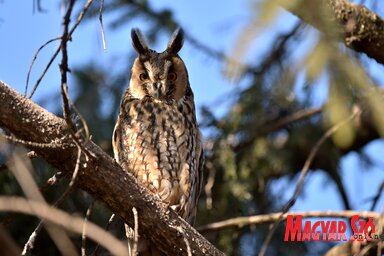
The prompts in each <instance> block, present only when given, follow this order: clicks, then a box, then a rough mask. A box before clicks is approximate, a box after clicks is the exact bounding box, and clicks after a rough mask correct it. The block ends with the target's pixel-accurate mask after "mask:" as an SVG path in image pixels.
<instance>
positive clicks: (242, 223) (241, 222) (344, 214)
mask: <svg viewBox="0 0 384 256" xmlns="http://www.w3.org/2000/svg"><path fill="white" fill-rule="evenodd" d="M288 215H293V216H298V215H301V216H303V218H345V219H349V218H352V216H354V215H359V216H360V217H361V218H363V219H365V218H372V219H374V220H379V219H380V218H382V216H381V215H380V214H379V213H377V212H372V211H309V212H287V213H281V212H276V213H269V214H262V215H254V216H246V217H237V218H232V219H228V220H223V221H219V222H214V223H210V224H207V225H204V226H202V227H199V228H197V230H198V231H200V232H202V233H206V232H210V231H219V230H222V229H226V228H243V227H246V226H251V225H259V224H265V223H273V222H275V221H277V220H279V218H280V217H281V220H286V219H287V216H288Z"/></svg>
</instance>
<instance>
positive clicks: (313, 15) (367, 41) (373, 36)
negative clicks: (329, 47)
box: [280, 0, 384, 64]
mask: <svg viewBox="0 0 384 256" xmlns="http://www.w3.org/2000/svg"><path fill="white" fill-rule="evenodd" d="M293 2H294V3H295V4H292V3H293ZM293 2H292V1H280V3H281V5H282V6H283V7H284V8H285V9H287V10H288V11H290V12H292V13H293V14H294V15H296V16H298V17H299V18H300V19H302V20H303V21H304V22H306V23H308V24H311V25H312V26H314V27H316V28H317V29H319V30H320V31H322V32H325V33H326V34H327V35H328V36H329V35H330V36H331V37H334V36H338V39H339V40H342V41H343V42H344V43H345V45H346V46H347V47H349V48H351V49H353V50H355V51H357V52H362V53H365V54H366V55H367V56H368V57H370V58H372V59H375V60H376V61H377V62H379V63H381V64H384V21H383V19H382V18H381V17H379V16H378V15H377V14H375V13H374V12H372V11H370V10H368V9H367V8H366V7H364V6H361V5H357V4H354V3H350V2H348V1H345V0H299V1H293ZM335 23H337V24H339V26H336V24H335Z"/></svg>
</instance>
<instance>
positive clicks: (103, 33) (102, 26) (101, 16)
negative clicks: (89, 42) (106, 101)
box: [99, 0, 107, 51]
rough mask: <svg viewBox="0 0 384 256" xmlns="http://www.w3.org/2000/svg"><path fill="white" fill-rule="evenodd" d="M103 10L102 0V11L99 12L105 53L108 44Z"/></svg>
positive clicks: (102, 0) (102, 2)
mask: <svg viewBox="0 0 384 256" xmlns="http://www.w3.org/2000/svg"><path fill="white" fill-rule="evenodd" d="M103 8H104V0H101V3H100V10H99V21H100V27H101V38H102V40H103V49H104V51H106V50H107V42H106V40H105V32H104V24H103Z"/></svg>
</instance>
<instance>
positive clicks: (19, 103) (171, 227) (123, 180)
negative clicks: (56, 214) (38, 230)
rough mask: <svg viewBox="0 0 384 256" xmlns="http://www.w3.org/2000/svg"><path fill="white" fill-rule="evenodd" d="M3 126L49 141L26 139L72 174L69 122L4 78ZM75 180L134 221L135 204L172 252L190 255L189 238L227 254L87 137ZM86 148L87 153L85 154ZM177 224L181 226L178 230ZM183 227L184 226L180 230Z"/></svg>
mask: <svg viewBox="0 0 384 256" xmlns="http://www.w3.org/2000/svg"><path fill="white" fill-rule="evenodd" d="M0 102H1V107H0V127H2V128H6V129H7V130H8V131H10V132H11V133H12V134H13V135H14V136H15V137H17V138H18V139H21V140H25V141H30V142H34V143H52V145H51V146H46V145H40V146H38V147H36V146H35V145H32V144H30V145H28V147H29V148H31V149H33V150H34V151H35V152H36V153H37V154H39V155H40V156H42V157H43V158H44V159H45V160H46V161H47V162H48V163H50V164H51V165H53V166H54V167H56V168H57V169H58V170H60V171H62V172H64V173H67V174H71V173H72V172H73V171H74V169H75V163H76V159H77V153H78V147H76V146H75V145H74V143H73V139H72V137H71V133H70V131H69V128H68V127H67V125H66V122H65V121H64V120H63V119H62V118H59V117H57V116H55V115H54V114H52V113H50V112H48V111H47V110H45V109H43V108H42V107H40V106H38V105H37V104H35V103H33V102H32V101H31V100H29V99H27V98H25V97H23V96H22V95H20V94H19V93H17V92H16V91H14V90H13V89H12V88H10V87H9V86H7V85H6V84H5V83H3V82H1V81H0ZM83 145H84V148H85V150H86V151H87V152H86V153H85V152H83V153H82V157H81V162H80V166H79V167H80V169H79V172H78V176H77V178H76V183H75V184H76V186H77V187H78V188H81V189H83V190H85V191H87V192H89V193H90V194H91V195H93V196H94V197H95V198H97V199H99V200H100V201H102V202H104V203H105V204H106V205H107V206H108V207H109V208H110V209H111V210H112V211H113V212H114V213H115V214H117V215H119V216H120V217H121V218H122V219H123V220H124V221H125V222H126V223H128V224H130V225H132V226H133V224H134V222H133V213H132V207H135V208H136V209H137V211H138V216H139V233H140V234H141V235H142V236H145V237H146V238H148V239H150V240H151V241H152V242H153V243H154V244H156V246H157V247H158V248H159V249H160V250H162V251H164V252H166V253H167V254H168V255H188V252H187V245H186V242H185V239H187V240H188V243H189V247H190V249H191V252H192V253H193V255H223V253H221V252H220V251H219V250H217V249H216V248H215V247H214V246H213V245H212V244H210V243H209V242H208V241H207V240H206V239H205V238H204V237H203V236H201V235H200V234H199V233H198V232H197V231H196V230H195V229H193V228H192V227H191V226H190V225H189V224H188V223H187V222H185V221H184V220H183V219H181V218H179V217H178V215H177V214H176V213H175V212H174V211H172V210H171V209H170V208H169V207H168V206H167V205H166V204H164V203H162V202H161V201H160V200H159V199H158V198H156V197H155V196H154V195H153V194H151V193H150V192H148V191H147V190H146V189H145V188H143V187H141V186H140V185H138V184H137V183H136V180H135V179H134V177H133V176H131V175H129V174H127V173H126V172H124V171H123V170H122V168H121V167H120V166H119V165H118V164H117V163H116V161H114V159H112V158H111V157H110V156H109V155H108V154H106V153H105V152H104V151H103V150H102V149H100V147H98V146H97V145H96V144H94V143H93V142H92V141H86V142H84V144H83ZM85 154H87V157H86V156H85ZM178 230H179V231H178ZM180 230H182V231H183V232H180Z"/></svg>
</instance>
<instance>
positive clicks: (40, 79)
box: [29, 0, 93, 98]
mask: <svg viewBox="0 0 384 256" xmlns="http://www.w3.org/2000/svg"><path fill="white" fill-rule="evenodd" d="M92 2H93V0H88V1H87V2H86V3H85V5H84V7H83V9H82V11H81V12H80V14H79V16H78V17H77V20H76V22H75V24H74V25H73V26H72V28H71V30H70V31H69V32H68V38H72V34H73V32H74V31H75V30H76V28H77V26H78V25H79V24H80V22H81V21H82V20H83V18H84V16H85V13H86V12H87V11H88V9H89V6H91V4H92ZM60 49H61V45H60V46H59V47H57V49H56V50H55V52H54V53H53V55H52V57H51V59H50V60H49V62H48V64H47V66H46V67H45V68H44V70H43V72H42V74H41V75H40V77H39V78H38V79H37V81H36V83H35V85H34V86H33V89H32V91H31V93H30V95H29V98H32V96H33V94H34V93H35V91H36V89H37V87H38V86H39V84H40V82H41V81H42V80H43V78H44V76H45V74H46V73H47V71H48V69H49V68H50V67H51V65H52V63H53V61H54V60H55V59H56V57H57V55H58V54H59V52H60Z"/></svg>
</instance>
